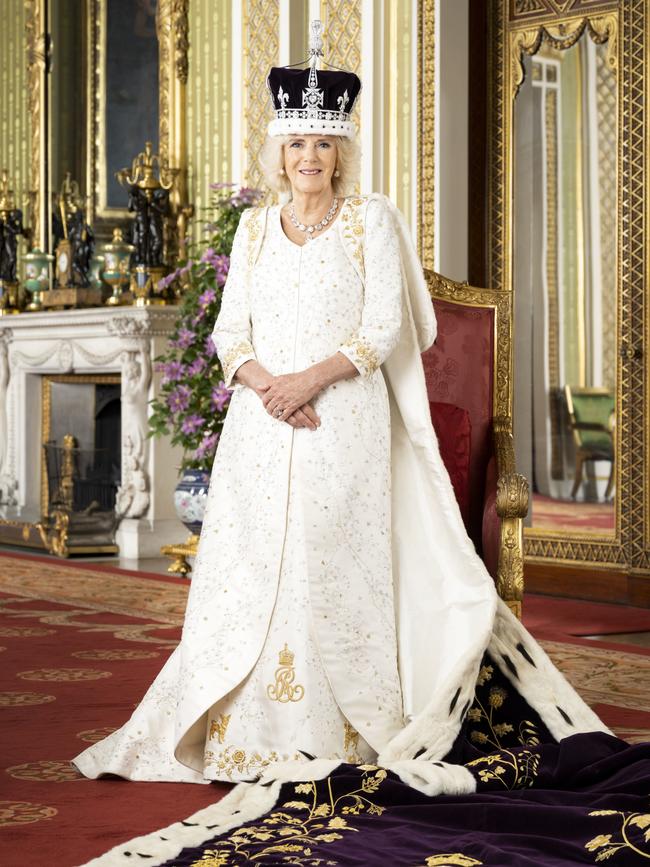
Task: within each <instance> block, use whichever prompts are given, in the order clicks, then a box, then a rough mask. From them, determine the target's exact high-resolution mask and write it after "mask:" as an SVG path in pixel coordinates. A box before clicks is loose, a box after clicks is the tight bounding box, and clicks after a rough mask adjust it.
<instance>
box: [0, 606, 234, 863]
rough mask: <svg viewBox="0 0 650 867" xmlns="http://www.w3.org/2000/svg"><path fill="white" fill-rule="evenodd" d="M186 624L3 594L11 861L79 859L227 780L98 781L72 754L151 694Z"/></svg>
mask: <svg viewBox="0 0 650 867" xmlns="http://www.w3.org/2000/svg"><path fill="white" fill-rule="evenodd" d="M178 637H179V629H178V627H170V626H168V625H166V624H161V623H157V622H155V621H153V620H145V619H142V618H135V617H127V616H124V615H116V614H113V613H107V612H102V611H93V610H90V609H88V608H80V607H70V606H67V605H62V604H57V603H55V602H42V601H39V600H35V599H26V598H23V597H18V596H9V595H6V594H1V595H0V658H1V660H2V669H1V671H2V674H1V675H0V720H1V721H2V751H1V756H0V761H1V765H2V768H1V770H0V774H1V775H2V776H1V777H0V864H2V865H3V867H14V865H15V867H19V865H21V867H22V865H24V864H28V863H29V864H43V865H49V867H59V865H60V867H64V865H65V867H73V865H77V864H81V863H84V862H85V861H87V860H88V859H90V858H92V857H95V856H97V855H99V854H101V853H102V852H104V851H105V850H106V849H109V848H110V847H111V846H114V845H115V844H116V843H118V842H120V841H122V840H126V839H129V838H130V837H132V836H135V835H137V834H141V833H142V832H143V830H145V829H148V830H150V831H153V830H155V829H156V828H160V827H163V826H164V825H166V824H169V823H170V822H173V821H175V820H177V819H178V817H179V815H189V814H191V813H192V812H193V811H195V810H197V809H200V808H201V807H204V806H206V805H207V804H209V803H212V802H214V801H215V800H217V799H218V797H219V796H220V795H221V794H223V793H225V792H226V791H227V790H228V787H227V786H225V785H224V786H221V785H209V786H193V785H183V784H170V783H167V784H160V783H155V784H154V783H127V782H125V781H123V780H119V779H111V780H102V781H101V782H98V781H91V780H86V779H84V778H82V777H80V776H79V775H78V774H77V772H76V771H75V770H74V768H72V766H71V765H70V764H69V759H70V758H71V757H72V756H74V755H76V754H77V753H78V752H80V751H81V750H82V749H84V747H85V746H86V745H87V744H88V743H90V742H91V741H92V740H94V739H97V738H99V737H100V736H101V735H102V734H104V733H108V731H110V729H111V728H116V727H117V726H118V725H119V724H121V723H122V722H123V721H124V719H125V717H126V716H127V715H128V713H129V711H130V709H131V708H133V707H134V705H135V704H136V703H137V702H138V701H139V700H140V699H141V697H142V694H143V691H144V689H145V688H146V686H147V685H148V684H149V683H150V682H151V681H152V680H153V678H154V676H155V674H156V673H157V672H158V670H159V669H160V668H161V666H162V664H163V662H164V661H165V659H166V657H167V655H168V654H169V651H170V648H171V647H173V646H174V644H175V643H176V642H177V640H178Z"/></svg>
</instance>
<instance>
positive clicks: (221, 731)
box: [208, 713, 231, 744]
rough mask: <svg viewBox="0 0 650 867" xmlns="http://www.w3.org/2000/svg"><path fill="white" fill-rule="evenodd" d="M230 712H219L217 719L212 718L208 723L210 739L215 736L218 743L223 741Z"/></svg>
mask: <svg viewBox="0 0 650 867" xmlns="http://www.w3.org/2000/svg"><path fill="white" fill-rule="evenodd" d="M230 717H231V714H229V713H221V714H219V719H213V720H212V721H211V723H210V734H209V735H208V737H209V738H210V740H212V738H214V736H215V735H216V736H217V740H218V741H219V743H220V744H222V743H223V741H224V738H225V737H226V729H227V728H228V723H229V722H230Z"/></svg>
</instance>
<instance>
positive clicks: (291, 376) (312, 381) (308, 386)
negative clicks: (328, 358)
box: [236, 360, 323, 431]
mask: <svg viewBox="0 0 650 867" xmlns="http://www.w3.org/2000/svg"><path fill="white" fill-rule="evenodd" d="M236 378H237V380H239V381H240V382H242V383H243V384H244V385H246V386H248V387H249V388H252V389H253V391H255V393H256V394H257V395H258V397H260V398H261V400H262V403H263V404H264V408H265V409H266V411H267V412H268V413H269V415H272V416H273V418H276V419H277V420H278V421H282V422H286V423H287V424H289V425H291V427H294V428H304V427H306V428H309V429H310V430H313V431H314V430H317V429H318V427H319V426H320V418H319V417H318V415H317V414H316V412H315V411H314V408H313V407H312V406H311V405H310V403H309V401H310V400H312V399H313V398H314V397H315V396H316V395H317V394H318V392H319V391H321V389H322V387H323V386H322V383H321V382H320V381H319V379H318V377H317V376H316V374H315V372H314V370H313V368H311V369H308V370H302V371H300V372H299V373H287V374H284V375H282V376H273V375H272V374H270V373H269V372H268V371H267V370H265V369H264V368H263V367H262V365H261V364H259V363H258V362H257V361H253V360H251V361H247V362H245V363H244V364H242V366H241V367H240V368H239V370H238V371H237V375H236Z"/></svg>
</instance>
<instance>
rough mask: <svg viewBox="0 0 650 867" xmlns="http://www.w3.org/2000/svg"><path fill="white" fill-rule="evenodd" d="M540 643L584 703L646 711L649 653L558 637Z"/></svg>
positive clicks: (648, 707) (649, 694)
mask: <svg viewBox="0 0 650 867" xmlns="http://www.w3.org/2000/svg"><path fill="white" fill-rule="evenodd" d="M540 644H541V645H542V646H543V648H544V650H545V651H546V652H547V653H548V655H549V656H550V657H551V659H552V660H553V662H554V663H555V665H557V667H558V668H559V669H560V671H561V672H562V673H563V674H564V675H565V676H566V677H567V679H568V680H569V681H570V682H571V685H572V686H573V687H574V688H575V689H576V690H577V691H578V692H579V693H580V695H581V696H582V698H583V699H584V700H585V701H586V702H587V704H590V705H594V704H610V705H616V706H618V707H626V708H630V709H631V710H640V711H644V712H650V691H648V688H647V684H648V682H649V681H650V657H648V656H644V655H643V654H641V653H626V652H625V651H621V650H606V649H604V648H600V647H593V648H592V647H585V646H584V645H582V644H580V645H579V644H564V643H562V642H559V641H540Z"/></svg>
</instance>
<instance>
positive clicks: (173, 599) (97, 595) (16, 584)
mask: <svg viewBox="0 0 650 867" xmlns="http://www.w3.org/2000/svg"><path fill="white" fill-rule="evenodd" d="M188 589H189V584H188V585H185V584H177V583H174V582H171V581H163V580H160V581H156V580H153V579H151V578H139V577H137V576H136V575H122V574H120V573H119V572H108V571H107V572H102V571H99V570H97V571H95V570H93V569H83V568H79V567H76V566H74V567H70V566H66V565H65V564H64V563H62V564H59V563H50V562H48V561H46V560H43V561H37V560H23V559H19V558H17V557H15V558H14V557H5V556H2V557H0V591H2V592H4V593H15V594H17V595H18V596H21V597H29V598H32V599H42V600H45V601H48V602H58V603H60V604H64V605H83V606H84V607H86V608H93V609H95V610H98V611H111V612H112V613H114V614H126V615H128V616H131V617H145V618H150V619H153V620H160V621H161V622H163V623H169V624H174V625H177V626H180V625H182V623H183V616H184V614H185V605H186V603H187V593H188Z"/></svg>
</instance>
